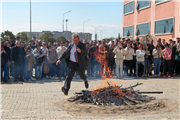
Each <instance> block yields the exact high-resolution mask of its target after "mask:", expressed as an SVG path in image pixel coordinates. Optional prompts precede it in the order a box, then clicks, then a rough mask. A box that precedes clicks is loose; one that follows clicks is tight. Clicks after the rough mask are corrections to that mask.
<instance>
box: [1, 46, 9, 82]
mask: <svg viewBox="0 0 180 120" xmlns="http://www.w3.org/2000/svg"><path fill="white" fill-rule="evenodd" d="M5 59H6V51H5V50H4V48H3V46H2V45H0V61H1V62H0V82H1V81H2V69H3V70H4V82H7V62H6V60H5Z"/></svg>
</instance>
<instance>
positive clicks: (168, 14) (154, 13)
mask: <svg viewBox="0 0 180 120" xmlns="http://www.w3.org/2000/svg"><path fill="white" fill-rule="evenodd" d="M129 2H131V1H127V0H124V1H123V4H127V3H129ZM136 5H137V0H134V12H133V13H131V14H127V15H124V6H123V27H126V26H130V25H134V29H133V30H134V31H133V32H134V34H133V37H132V38H133V39H135V38H136V37H137V36H136V35H135V32H136V25H137V24H142V23H145V22H150V32H149V33H150V35H153V37H154V38H155V40H157V39H158V38H162V39H165V40H166V41H169V39H173V40H176V38H177V37H180V1H177V0H176V1H173V0H172V1H166V2H163V3H161V4H157V5H156V4H155V0H151V2H150V7H147V8H145V9H142V10H139V11H137V10H136ZM172 17H174V26H173V31H174V32H173V34H160V35H155V21H156V20H160V19H166V18H172Z"/></svg>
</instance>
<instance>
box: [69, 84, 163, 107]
mask: <svg viewBox="0 0 180 120" xmlns="http://www.w3.org/2000/svg"><path fill="white" fill-rule="evenodd" d="M107 84H108V85H109V86H108V87H104V88H100V89H96V90H93V91H89V90H82V92H77V93H75V95H74V96H73V97H71V98H69V99H68V101H69V102H76V103H79V104H82V103H91V104H94V105H101V106H106V105H112V106H114V105H116V106H121V105H136V104H141V103H142V102H149V101H151V100H155V99H156V98H155V97H149V96H147V95H142V94H143V93H157V94H159V93H162V92H140V91H135V90H134V89H133V88H134V87H136V86H138V85H141V84H142V83H139V82H138V83H137V84H136V85H133V86H130V87H127V88H122V86H118V85H113V86H111V85H110V84H109V83H108V82H107Z"/></svg>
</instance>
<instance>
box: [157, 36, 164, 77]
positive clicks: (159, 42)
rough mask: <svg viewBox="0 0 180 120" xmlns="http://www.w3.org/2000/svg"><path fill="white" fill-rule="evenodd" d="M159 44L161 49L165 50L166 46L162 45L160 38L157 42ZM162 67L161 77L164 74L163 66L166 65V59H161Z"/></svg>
mask: <svg viewBox="0 0 180 120" xmlns="http://www.w3.org/2000/svg"><path fill="white" fill-rule="evenodd" d="M157 44H158V45H159V46H160V47H161V49H162V50H164V46H163V45H162V43H161V38H159V39H158V41H157ZM161 61H162V62H161V67H160V71H161V75H162V74H163V70H164V68H163V67H164V66H163V64H164V59H163V58H161Z"/></svg>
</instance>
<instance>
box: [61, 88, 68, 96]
mask: <svg viewBox="0 0 180 120" xmlns="http://www.w3.org/2000/svg"><path fill="white" fill-rule="evenodd" d="M61 90H62V92H63V93H64V95H68V90H67V89H65V88H64V87H62V88H61Z"/></svg>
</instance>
